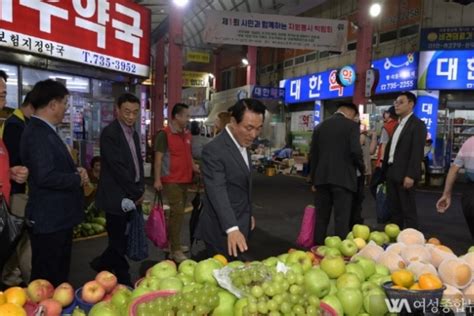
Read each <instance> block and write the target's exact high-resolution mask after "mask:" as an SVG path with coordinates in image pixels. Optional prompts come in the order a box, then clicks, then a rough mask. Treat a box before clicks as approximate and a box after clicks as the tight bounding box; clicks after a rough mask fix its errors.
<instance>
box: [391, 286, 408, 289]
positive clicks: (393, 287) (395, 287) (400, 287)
mask: <svg viewBox="0 0 474 316" xmlns="http://www.w3.org/2000/svg"><path fill="white" fill-rule="evenodd" d="M392 289H397V290H408V289H407V288H406V287H403V286H400V285H392Z"/></svg>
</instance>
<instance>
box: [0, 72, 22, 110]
mask: <svg viewBox="0 0 474 316" xmlns="http://www.w3.org/2000/svg"><path fill="white" fill-rule="evenodd" d="M0 69H1V70H3V71H5V72H6V73H7V75H8V80H7V106H8V107H10V108H15V109H16V108H18V67H17V66H13V65H6V64H0Z"/></svg>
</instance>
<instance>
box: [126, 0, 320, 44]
mask: <svg viewBox="0 0 474 316" xmlns="http://www.w3.org/2000/svg"><path fill="white" fill-rule="evenodd" d="M135 2H136V3H139V4H140V5H142V6H145V7H147V8H148V9H150V10H151V30H152V43H154V42H156V41H157V40H158V38H159V37H160V36H161V35H162V34H164V33H166V32H167V28H168V23H167V19H168V14H169V12H170V8H171V6H172V5H173V0H135ZM324 2H326V0H189V3H188V5H187V7H186V8H185V9H184V10H185V16H184V30H183V31H184V34H183V43H184V46H185V47H190V48H201V49H212V48H215V47H217V46H216V45H215V44H208V43H205V42H204V41H203V38H202V32H203V30H204V23H205V19H206V11H208V10H217V11H238V12H253V13H263V14H278V15H299V14H301V13H303V12H305V11H308V10H309V9H311V8H314V7H316V6H318V5H320V4H322V3H324Z"/></svg>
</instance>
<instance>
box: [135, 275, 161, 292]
mask: <svg viewBox="0 0 474 316" xmlns="http://www.w3.org/2000/svg"><path fill="white" fill-rule="evenodd" d="M160 281H161V279H159V278H157V277H155V276H149V277H146V278H144V279H143V280H142V281H141V282H140V284H139V285H138V287H142V288H145V289H149V290H152V291H158V289H159V287H160Z"/></svg>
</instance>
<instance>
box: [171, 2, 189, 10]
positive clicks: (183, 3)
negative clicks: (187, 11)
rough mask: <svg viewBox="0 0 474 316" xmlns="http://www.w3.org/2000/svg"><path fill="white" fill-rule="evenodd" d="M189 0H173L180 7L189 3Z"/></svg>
mask: <svg viewBox="0 0 474 316" xmlns="http://www.w3.org/2000/svg"><path fill="white" fill-rule="evenodd" d="M188 2H189V0H173V3H174V4H175V5H176V6H178V7H181V8H182V7H185V6H186V5H187V4H188Z"/></svg>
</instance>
